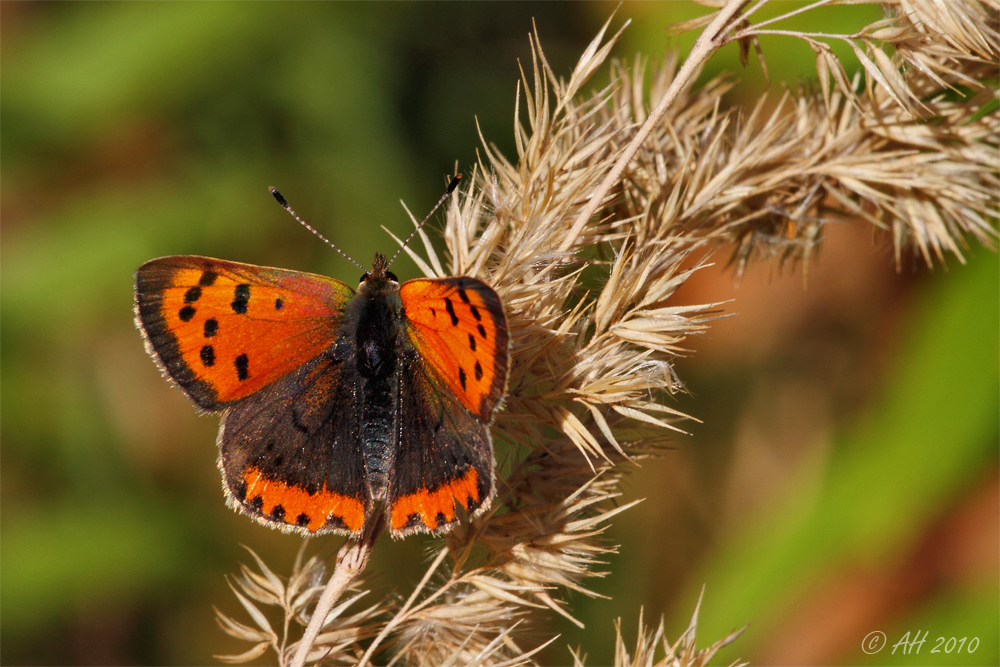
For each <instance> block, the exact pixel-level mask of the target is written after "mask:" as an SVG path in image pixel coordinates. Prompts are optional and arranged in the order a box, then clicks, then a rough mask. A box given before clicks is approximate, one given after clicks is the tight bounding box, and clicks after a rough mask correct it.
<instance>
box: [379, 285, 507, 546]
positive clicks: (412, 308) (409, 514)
mask: <svg viewBox="0 0 1000 667" xmlns="http://www.w3.org/2000/svg"><path fill="white" fill-rule="evenodd" d="M400 297H401V299H402V303H403V311H404V323H403V327H404V331H405V335H404V340H405V343H404V346H403V353H402V362H403V363H402V367H401V377H400V398H399V415H400V419H401V424H400V429H399V439H398V443H397V448H396V455H395V460H394V464H393V475H392V480H391V483H390V487H389V493H388V502H389V527H390V530H391V531H392V533H393V534H394V535H396V536H403V535H406V534H409V533H412V532H441V531H442V530H444V529H447V528H448V527H450V526H451V525H452V524H453V523H454V522H455V521H456V520H457V519H458V517H459V511H460V510H459V507H461V508H462V510H463V511H464V512H465V513H467V514H468V515H471V516H475V515H476V514H477V513H478V512H479V511H481V510H483V509H485V508H486V507H488V506H489V505H488V503H489V500H490V497H491V496H492V494H493V445H492V441H491V439H490V432H489V424H490V420H491V418H492V414H493V410H494V409H495V408H496V407H497V404H498V403H499V401H500V400H501V398H502V397H503V392H504V390H505V389H506V383H507V372H508V351H507V324H506V318H505V316H504V312H503V307H502V306H501V304H500V299H499V298H498V297H497V295H496V293H495V292H494V291H493V290H492V289H490V287H488V286H487V285H486V284H484V283H482V282H480V281H478V280H476V279H474V278H466V277H459V278H444V279H437V280H412V281H409V282H406V283H404V284H403V285H402V287H401V288H400Z"/></svg>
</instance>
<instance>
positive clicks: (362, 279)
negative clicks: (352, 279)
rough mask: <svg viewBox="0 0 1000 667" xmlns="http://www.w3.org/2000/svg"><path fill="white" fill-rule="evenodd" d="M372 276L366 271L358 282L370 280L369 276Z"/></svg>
mask: <svg viewBox="0 0 1000 667" xmlns="http://www.w3.org/2000/svg"><path fill="white" fill-rule="evenodd" d="M370 277H371V276H370V275H369V274H367V273H364V274H362V275H361V280H359V281H358V283H363V282H364V281H366V280H368V278H370Z"/></svg>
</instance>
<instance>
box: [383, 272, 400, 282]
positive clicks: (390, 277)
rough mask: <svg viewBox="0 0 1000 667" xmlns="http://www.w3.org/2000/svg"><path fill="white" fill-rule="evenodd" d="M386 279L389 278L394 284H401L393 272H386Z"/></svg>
mask: <svg viewBox="0 0 1000 667" xmlns="http://www.w3.org/2000/svg"><path fill="white" fill-rule="evenodd" d="M385 277H386V278H388V279H389V280H391V281H392V282H394V283H398V282H399V278H397V277H396V274H395V273H393V272H392V271H386V272H385Z"/></svg>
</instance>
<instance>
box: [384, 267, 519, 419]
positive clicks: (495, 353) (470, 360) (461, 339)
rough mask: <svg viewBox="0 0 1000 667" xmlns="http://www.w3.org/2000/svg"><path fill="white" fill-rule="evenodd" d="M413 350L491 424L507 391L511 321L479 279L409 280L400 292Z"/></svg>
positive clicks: (489, 289)
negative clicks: (508, 345) (509, 325)
mask: <svg viewBox="0 0 1000 667" xmlns="http://www.w3.org/2000/svg"><path fill="white" fill-rule="evenodd" d="M399 293H400V297H401V298H402V300H403V311H404V314H405V319H406V324H405V326H406V328H407V333H408V335H409V338H410V340H411V341H412V344H413V346H414V347H415V348H416V349H417V351H418V352H419V353H420V355H421V358H422V359H423V361H424V362H425V363H426V364H427V365H428V366H429V367H430V368H431V369H432V370H433V371H434V373H435V374H436V375H437V377H438V378H440V381H441V382H443V383H444V384H445V385H446V386H447V387H448V389H450V390H451V392H452V393H453V394H454V395H455V396H456V397H457V398H458V400H459V402H460V403H461V404H462V405H464V406H465V407H466V408H467V409H469V410H471V411H472V412H473V413H474V414H476V415H477V416H478V417H479V419H480V420H481V421H483V422H489V420H490V417H491V415H492V414H493V410H494V409H496V407H497V404H498V403H499V401H500V399H501V397H502V396H503V393H504V391H505V390H506V387H507V371H508V368H507V366H508V358H507V319H506V317H505V316H504V312H503V306H502V305H501V303H500V297H498V296H497V294H496V292H494V291H493V290H492V289H491V288H490V287H489V286H488V285H486V284H485V283H483V282H481V281H479V280H476V279H475V278H468V277H458V278H439V279H433V280H431V279H427V280H423V279H421V280H410V281H408V282H406V283H403V285H402V287H400V290H399Z"/></svg>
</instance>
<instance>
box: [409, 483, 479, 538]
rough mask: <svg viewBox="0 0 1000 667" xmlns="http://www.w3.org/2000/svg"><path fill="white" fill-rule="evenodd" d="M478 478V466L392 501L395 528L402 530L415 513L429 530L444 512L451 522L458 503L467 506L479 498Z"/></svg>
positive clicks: (433, 527) (467, 507)
mask: <svg viewBox="0 0 1000 667" xmlns="http://www.w3.org/2000/svg"><path fill="white" fill-rule="evenodd" d="M477 480H478V475H477V474H476V470H475V468H469V469H468V471H466V473H465V475H463V476H462V477H459V478H458V479H454V480H452V481H450V482H445V483H444V484H442V485H440V486H439V487H437V488H436V489H434V490H433V491H431V490H428V489H426V488H424V489H421V490H419V491H417V492H416V493H411V494H409V495H406V496H403V497H401V498H400V499H399V500H397V501H396V502H395V503H393V505H392V517H391V523H392V529H393V530H402V529H403V528H405V527H406V525H407V524H408V523H409V522H410V517H411V516H413V515H417V516H419V517H420V520H421V521H422V522H423V523H424V525H425V526H427V528H429V529H430V530H436V529H437V527H438V515H442V516H444V521H443V522H442V523H451V522H452V521H454V520H455V511H456V510H455V506H456V504H459V505H461V506H462V507H464V508H465V509H466V510H468V509H469V508H470V507H471V506H472V503H476V502H478V501H479V489H478V488H477V486H476V482H477Z"/></svg>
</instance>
